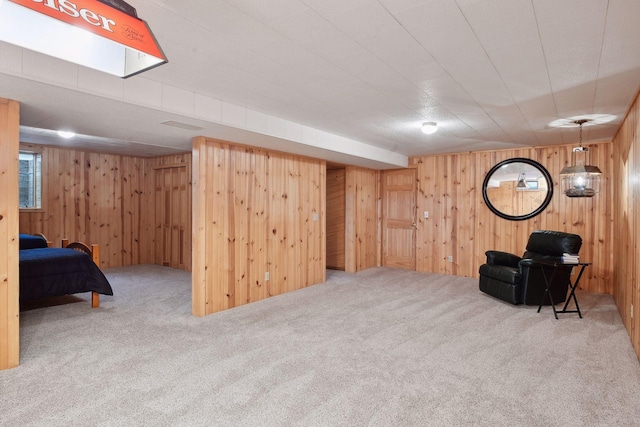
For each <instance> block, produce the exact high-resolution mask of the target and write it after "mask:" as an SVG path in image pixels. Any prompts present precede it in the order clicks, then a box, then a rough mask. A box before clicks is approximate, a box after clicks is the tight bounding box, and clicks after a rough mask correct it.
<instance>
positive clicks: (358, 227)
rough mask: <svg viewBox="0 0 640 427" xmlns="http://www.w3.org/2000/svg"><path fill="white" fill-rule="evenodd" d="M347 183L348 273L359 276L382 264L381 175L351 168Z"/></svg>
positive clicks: (346, 178)
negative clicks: (380, 238) (358, 273)
mask: <svg viewBox="0 0 640 427" xmlns="http://www.w3.org/2000/svg"><path fill="white" fill-rule="evenodd" d="M345 182H346V184H345V192H346V195H345V210H346V212H345V215H346V223H345V269H346V271H348V272H350V273H356V272H358V271H361V270H365V269H367V268H371V267H376V266H379V265H380V263H381V255H380V240H379V236H380V230H379V226H380V210H381V205H380V203H381V200H380V172H378V171H375V170H371V169H365V168H360V167H355V166H349V167H347V169H346V177H345Z"/></svg>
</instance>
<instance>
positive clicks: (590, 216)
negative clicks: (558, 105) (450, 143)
mask: <svg viewBox="0 0 640 427" xmlns="http://www.w3.org/2000/svg"><path fill="white" fill-rule="evenodd" d="M589 147H590V148H591V163H592V164H596V165H598V166H599V167H600V169H601V170H602V171H603V173H604V182H603V185H602V186H601V192H600V193H599V194H597V195H596V196H595V197H593V198H569V197H566V196H565V195H563V194H561V192H560V187H559V185H558V174H559V172H560V170H561V169H562V168H563V167H564V166H565V165H567V164H570V162H571V149H572V148H573V146H570V145H566V146H565V145H563V146H553V147H541V148H526V149H520V150H502V151H493V152H478V153H461V154H450V155H439V156H429V157H414V158H412V159H411V160H410V163H411V164H412V165H415V166H416V167H417V170H418V192H417V193H418V200H417V206H418V209H417V210H418V213H419V215H418V229H417V238H416V252H417V254H416V258H417V264H416V269H417V270H418V271H427V272H435V273H445V274H455V275H459V276H467V277H477V272H478V268H479V266H480V265H481V264H483V263H484V262H485V256H484V252H485V251H486V250H489V249H496V250H503V251H507V252H512V253H515V254H521V253H523V252H524V248H525V246H526V243H527V239H528V237H529V234H530V233H531V232H532V231H533V230H537V229H548V230H559V231H566V232H571V233H576V234H579V235H580V236H582V238H583V245H582V249H581V250H580V255H581V257H582V259H584V260H589V261H593V266H592V267H590V268H588V269H587V270H586V271H585V276H584V277H583V279H582V281H581V282H580V284H581V286H580V287H581V288H582V289H584V290H588V291H592V292H599V293H612V292H613V249H614V245H615V243H614V242H613V241H612V232H613V212H612V209H613V186H612V179H613V170H614V168H613V144H610V143H603V144H590V145H589ZM513 157H525V158H530V159H533V160H536V161H538V162H540V163H541V164H542V165H543V166H545V167H546V168H547V170H548V171H549V173H550V174H551V176H552V177H553V179H554V181H555V186H554V195H553V199H552V201H551V204H550V205H549V207H548V208H547V209H546V210H545V211H544V212H543V213H542V214H540V215H538V216H536V217H535V218H532V219H529V220H525V221H508V220H504V219H502V218H499V217H498V216H496V215H494V214H493V213H492V212H491V211H490V210H489V209H488V208H487V207H486V206H485V205H484V200H483V199H482V182H483V180H484V176H485V174H486V173H487V172H488V171H489V170H490V169H491V167H493V166H494V165H495V164H497V163H499V162H500V161H502V160H506V159H509V158H513ZM424 211H428V212H429V218H428V219H425V218H424V217H423V214H422V213H423V212H424ZM449 256H451V257H453V262H448V260H447V258H448V257H449Z"/></svg>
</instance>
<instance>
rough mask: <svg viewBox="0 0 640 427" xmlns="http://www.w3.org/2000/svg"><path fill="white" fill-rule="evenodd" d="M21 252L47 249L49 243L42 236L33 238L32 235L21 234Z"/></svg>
mask: <svg viewBox="0 0 640 427" xmlns="http://www.w3.org/2000/svg"><path fill="white" fill-rule="evenodd" d="M19 238H20V250H24V249H36V248H46V247H47V241H46V240H45V239H43V238H42V237H41V236H32V235H31V234H20V236H19Z"/></svg>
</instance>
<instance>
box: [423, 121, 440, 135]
mask: <svg viewBox="0 0 640 427" xmlns="http://www.w3.org/2000/svg"><path fill="white" fill-rule="evenodd" d="M437 131H438V124H437V123H436V122H424V123H423V124H422V133H426V134H427V135H431V134H432V133H436V132H437Z"/></svg>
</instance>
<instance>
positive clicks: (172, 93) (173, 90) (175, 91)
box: [162, 85, 195, 116]
mask: <svg viewBox="0 0 640 427" xmlns="http://www.w3.org/2000/svg"><path fill="white" fill-rule="evenodd" d="M162 107H163V108H165V109H167V110H169V111H173V112H175V113H179V114H185V115H187V116H189V115H193V114H194V112H195V104H194V93H193V92H190V91H188V90H184V89H181V88H177V87H174V86H169V85H162Z"/></svg>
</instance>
